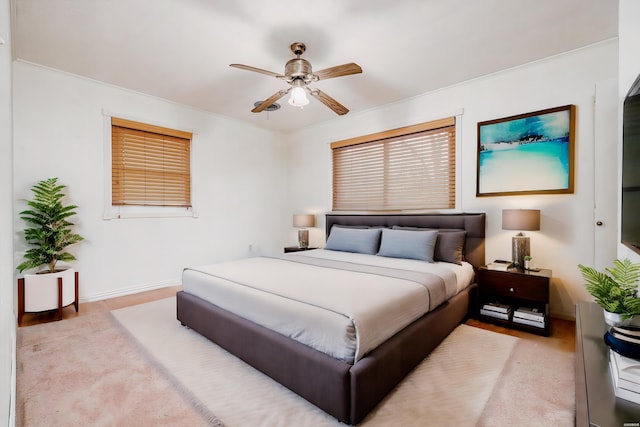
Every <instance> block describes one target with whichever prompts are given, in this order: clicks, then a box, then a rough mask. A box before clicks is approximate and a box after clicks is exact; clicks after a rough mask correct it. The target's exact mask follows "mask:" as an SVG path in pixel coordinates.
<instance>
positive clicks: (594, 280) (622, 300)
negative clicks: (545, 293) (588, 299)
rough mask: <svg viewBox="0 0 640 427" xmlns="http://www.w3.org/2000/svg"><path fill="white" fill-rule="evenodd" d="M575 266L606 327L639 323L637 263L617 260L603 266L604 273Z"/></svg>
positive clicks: (638, 265)
mask: <svg viewBox="0 0 640 427" xmlns="http://www.w3.org/2000/svg"><path fill="white" fill-rule="evenodd" d="M578 269H579V270H580V272H581V273H582V277H583V278H584V279H585V281H586V285H585V286H586V288H587V291H588V292H589V293H590V294H591V296H593V298H594V300H595V301H596V302H597V303H598V305H599V306H600V307H602V308H603V309H604V318H605V322H606V323H607V324H608V325H609V326H616V325H627V326H640V298H638V280H639V279H640V264H634V263H632V262H631V261H630V260H628V259H625V260H623V261H620V260H619V259H617V260H615V261H614V263H613V267H607V268H605V271H604V272H601V271H597V270H596V269H594V268H592V267H585V266H584V265H582V264H579V265H578Z"/></svg>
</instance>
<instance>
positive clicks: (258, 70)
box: [229, 64, 284, 79]
mask: <svg viewBox="0 0 640 427" xmlns="http://www.w3.org/2000/svg"><path fill="white" fill-rule="evenodd" d="M229 66H230V67H234V68H240V69H241V70H247V71H253V72H255V73H260V74H266V75H267V76H271V77H276V78H279V79H282V78H284V76H283V75H282V74H278V73H274V72H273V71H267V70H263V69H262V68H256V67H251V66H249V65H243V64H229Z"/></svg>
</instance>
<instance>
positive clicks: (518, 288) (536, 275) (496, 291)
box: [478, 267, 551, 336]
mask: <svg viewBox="0 0 640 427" xmlns="http://www.w3.org/2000/svg"><path fill="white" fill-rule="evenodd" d="M550 284H551V270H546V269H541V270H540V271H530V270H518V269H510V270H508V271H501V270H490V269H488V268H487V267H480V268H479V269H478V318H479V319H480V320H482V321H486V322H491V323H495V324H498V325H502V326H507V327H509V328H514V329H520V330H523V331H527V332H532V333H534V334H538V335H545V336H549V332H550V331H551V317H550V316H549V286H550ZM486 303H500V304H504V305H508V306H510V307H511V309H512V314H511V315H510V316H509V317H508V319H499V318H496V317H491V316H486V315H483V314H481V313H480V309H481V308H482V307H483V306H484V304H486ZM519 307H528V308H532V309H535V310H537V311H538V312H540V313H543V314H544V327H538V326H531V325H530V324H524V323H519V322H514V321H513V312H514V311H515V310H516V309H517V308H519Z"/></svg>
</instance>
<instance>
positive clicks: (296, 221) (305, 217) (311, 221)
mask: <svg viewBox="0 0 640 427" xmlns="http://www.w3.org/2000/svg"><path fill="white" fill-rule="evenodd" d="M315 225H316V217H315V215H310V214H295V215H294V216H293V226H294V227H298V228H304V227H313V226H315Z"/></svg>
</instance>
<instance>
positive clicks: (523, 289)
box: [478, 270, 549, 302]
mask: <svg viewBox="0 0 640 427" xmlns="http://www.w3.org/2000/svg"><path fill="white" fill-rule="evenodd" d="M478 286H479V288H480V291H481V292H482V293H484V294H493V295H502V296H506V297H512V298H521V299H526V300H531V301H540V302H548V301H549V278H548V277H545V276H540V275H530V274H522V273H509V272H506V271H493V270H480V271H479V276H478Z"/></svg>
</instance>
